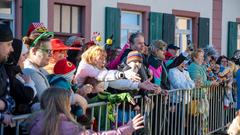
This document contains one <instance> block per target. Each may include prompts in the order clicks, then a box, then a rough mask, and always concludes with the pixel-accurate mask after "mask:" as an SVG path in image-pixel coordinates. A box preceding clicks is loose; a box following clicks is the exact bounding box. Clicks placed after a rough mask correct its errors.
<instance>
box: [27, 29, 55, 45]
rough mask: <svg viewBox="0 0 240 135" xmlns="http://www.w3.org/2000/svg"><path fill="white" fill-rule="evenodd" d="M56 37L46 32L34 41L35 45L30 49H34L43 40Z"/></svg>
mask: <svg viewBox="0 0 240 135" xmlns="http://www.w3.org/2000/svg"><path fill="white" fill-rule="evenodd" d="M53 36H54V33H53V32H44V33H42V34H41V35H39V36H38V37H37V38H36V39H35V40H34V41H33V43H32V44H31V45H30V47H33V46H34V45H36V44H37V42H38V41H39V40H41V39H50V38H52V37H53Z"/></svg>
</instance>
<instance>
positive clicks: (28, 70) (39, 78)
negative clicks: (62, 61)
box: [23, 59, 50, 99]
mask: <svg viewBox="0 0 240 135" xmlns="http://www.w3.org/2000/svg"><path fill="white" fill-rule="evenodd" d="M23 73H24V74H26V75H29V76H30V77H31V79H32V80H33V82H34V83H35V87H36V90H37V97H38V99H40V98H41V95H42V93H43V92H44V91H45V90H46V89H47V88H49V87H50V85H49V83H48V80H47V78H46V75H48V73H47V72H46V71H45V70H44V69H42V68H40V69H37V68H36V67H35V66H34V65H33V64H32V63H31V62H30V61H29V60H28V59H26V60H25V62H24V69H23Z"/></svg>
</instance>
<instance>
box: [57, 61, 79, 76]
mask: <svg viewBox="0 0 240 135" xmlns="http://www.w3.org/2000/svg"><path fill="white" fill-rule="evenodd" d="M74 70H76V66H75V65H74V64H73V63H72V62H70V61H68V60H67V59H62V60H59V61H58V62H57V63H56V64H55V66H54V68H53V71H54V73H55V74H67V73H70V72H72V71H74Z"/></svg>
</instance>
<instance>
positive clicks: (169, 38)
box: [163, 14, 175, 44]
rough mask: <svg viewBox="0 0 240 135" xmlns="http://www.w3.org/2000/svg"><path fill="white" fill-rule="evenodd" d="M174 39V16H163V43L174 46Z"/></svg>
mask: <svg viewBox="0 0 240 135" xmlns="http://www.w3.org/2000/svg"><path fill="white" fill-rule="evenodd" d="M174 39H175V16H174V15H173V14H163V41H165V42H166V43H167V44H174Z"/></svg>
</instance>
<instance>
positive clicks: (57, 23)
mask: <svg viewBox="0 0 240 135" xmlns="http://www.w3.org/2000/svg"><path fill="white" fill-rule="evenodd" d="M54 32H61V33H82V7H80V6H69V5H60V4H54Z"/></svg>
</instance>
